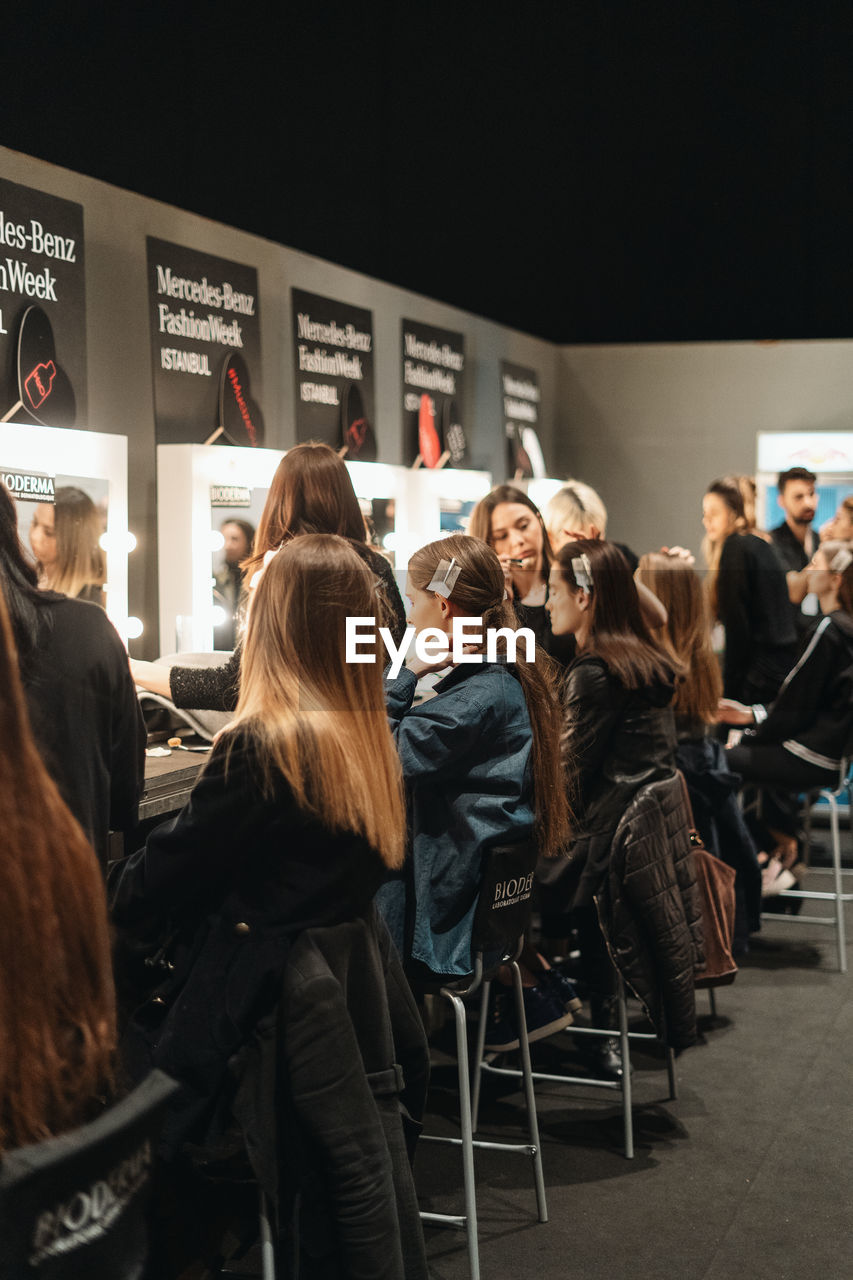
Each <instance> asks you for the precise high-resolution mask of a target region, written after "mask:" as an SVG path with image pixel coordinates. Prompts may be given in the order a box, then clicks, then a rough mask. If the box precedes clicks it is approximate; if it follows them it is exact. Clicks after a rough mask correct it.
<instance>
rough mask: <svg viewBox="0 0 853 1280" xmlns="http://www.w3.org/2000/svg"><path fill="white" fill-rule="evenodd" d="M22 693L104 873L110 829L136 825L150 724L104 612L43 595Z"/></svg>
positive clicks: (55, 776) (46, 754)
mask: <svg viewBox="0 0 853 1280" xmlns="http://www.w3.org/2000/svg"><path fill="white" fill-rule="evenodd" d="M38 607H39V614H40V616H41V629H40V634H39V639H38V644H37V646H36V648H35V650H34V651H33V652H32V653H31V654H30V655H29V657H28V658H27V660H26V664H25V669H24V673H23V683H24V693H25V695H26V699H27V705H28V708H29V713H30V722H31V725H32V729H33V734H34V736H35V740H36V745H37V747H38V748H39V751H40V753H41V756H42V758H43V760H44V763H45V765H46V767H47V770H48V773H49V774H50V775H51V777H52V778H53V780H54V782H55V783H56V785H57V786H58V788H59V792H60V795H61V796H62V798H63V800H64V801H65V803H66V804H67V805H68V808H69V809H70V810H71V812H72V813H73V814H74V816H75V818H76V819H77V821H78V822H79V823H80V826H81V827H82V828H83V830H84V832H85V833H86V835H87V836H88V838H89V840H90V841H91V842H92V844H93V845H94V848H95V852H96V853H97V855H98V857H99V859H100V861H101V864H102V866H106V861H107V852H108V843H109V841H108V837H109V832H110V829H111V828H112V830H114V831H128V830H130V829H132V828H133V827H135V826H136V822H137V817H138V812H139V797H140V794H141V791H142V780H143V772H144V766H145V724H144V722H143V719H142V714H141V712H140V710H139V702H138V699H137V696H136V689H135V688H134V685H133V681H132V679H131V677H130V669H129V667H128V664H127V654H126V653H125V650H124V645H123V644H122V642H121V640H120V639H119V637H118V634H117V632H116V630H115V628H114V626H113V624H112V623H111V622H110V620H109V618H108V617H107V615H106V614H105V613H104V611H103V609H101V608H99V607H98V605H95V604H87V603H85V602H84V601H82V600H72V599H69V597H68V596H62V595H57V594H55V593H54V592H52V591H51V592H45V593H44V599H43V600H40V601H39V606H38Z"/></svg>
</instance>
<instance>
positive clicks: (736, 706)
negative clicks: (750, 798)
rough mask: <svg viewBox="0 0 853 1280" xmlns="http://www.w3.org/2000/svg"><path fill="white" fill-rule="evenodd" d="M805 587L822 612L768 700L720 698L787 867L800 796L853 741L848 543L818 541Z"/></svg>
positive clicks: (734, 761)
mask: <svg viewBox="0 0 853 1280" xmlns="http://www.w3.org/2000/svg"><path fill="white" fill-rule="evenodd" d="M809 590H810V591H814V592H815V594H816V595H817V597H818V600H819V601H820V607H821V610H822V612H823V615H824V616H823V617H822V618H820V619H819V621H818V622H817V623H816V625H815V627H814V628H813V630H812V632H811V634H810V636H809V637H808V640H807V641H806V644H805V648H804V649H803V651H802V653H801V655H800V657H799V659H798V661H797V662H796V664H795V665H794V666H793V667H792V668H791V670H790V671H789V672H788V674H787V675H786V676H785V679H784V680H783V682H782V686H781V688H780V689H779V692H778V694H777V696H776V698H775V699H774V700H773V702H772V703H770V705H765V704H762V703H754V704H753V705H751V706H750V705H746V704H744V703H743V702H741V701H739V700H735V699H731V698H723V699H722V701H721V702H720V706H719V719H720V720H721V721H722V722H723V723H724V724H730V725H742V726H744V727H745V729H746V732H745V733H744V735H743V738H742V740H741V742H740V743H739V744H738V745H737V746H734V747H730V748H729V749H728V751H727V753H726V754H727V757H728V761H729V765H730V767H731V769H732V770H733V771H734V772H735V773H739V774H740V775H741V777H742V778H743V779H744V781H746V782H753V783H757V784H758V785H759V786H761V787H762V791H763V797H764V803H763V821H764V824H765V825H766V827H767V828H768V831H769V834H770V836H771V837H772V839H773V840H774V841H775V848H774V849H773V851H772V853H773V854H774V855H775V856H776V857H777V858H778V861H779V864H780V867H779V869H780V870H786V871H787V870H790V868H791V867H792V866H794V864H795V863H796V861H797V835H798V832H797V812H798V803H797V796H798V794H799V793H800V792H803V791H811V790H814V789H816V788H818V787H827V786H834V785H835V784H836V783H837V782H838V769H839V765H840V763H841V760H842V758H843V757H845V756H847V755H849V754H850V750H851V747H853V542H841V541H830V542H822V543H821V544H820V546H819V547H818V549H817V551H816V552H815V554H814V556H813V558H812V562H811V564H810V565H809ZM791 883H792V881H788V884H787V885H785V884H780V885H778V886H777V887H778V888H785V887H790V884H791Z"/></svg>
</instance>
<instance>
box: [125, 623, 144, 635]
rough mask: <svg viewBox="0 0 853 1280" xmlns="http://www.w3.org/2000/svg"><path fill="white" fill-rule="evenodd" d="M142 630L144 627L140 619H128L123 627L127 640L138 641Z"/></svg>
mask: <svg viewBox="0 0 853 1280" xmlns="http://www.w3.org/2000/svg"><path fill="white" fill-rule="evenodd" d="M144 630H145V627H144V626H143V624H142V619H141V618H128V620H127V626H126V627H125V631H126V632H127V638H128V640H138V639H139V637H140V636H141V635H142V633H143V631H144Z"/></svg>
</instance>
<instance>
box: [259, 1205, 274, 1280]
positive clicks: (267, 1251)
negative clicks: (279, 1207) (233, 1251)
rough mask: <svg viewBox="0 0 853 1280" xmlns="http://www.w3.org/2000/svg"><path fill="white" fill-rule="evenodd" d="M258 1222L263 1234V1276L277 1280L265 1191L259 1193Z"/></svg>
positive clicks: (265, 1279) (264, 1278)
mask: <svg viewBox="0 0 853 1280" xmlns="http://www.w3.org/2000/svg"><path fill="white" fill-rule="evenodd" d="M258 1202H259V1203H258V1221H259V1226H260V1234H261V1275H262V1277H263V1280H276V1274H275V1247H274V1245H273V1239H272V1229H271V1227H270V1210H269V1204H268V1202H267V1197H266V1195H265V1194H264V1192H263V1190H259V1191H258Z"/></svg>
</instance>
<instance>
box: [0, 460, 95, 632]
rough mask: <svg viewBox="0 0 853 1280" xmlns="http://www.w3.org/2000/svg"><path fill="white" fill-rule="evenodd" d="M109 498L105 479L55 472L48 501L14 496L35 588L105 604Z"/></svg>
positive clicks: (19, 532) (22, 539)
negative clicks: (32, 564) (34, 572)
mask: <svg viewBox="0 0 853 1280" xmlns="http://www.w3.org/2000/svg"><path fill="white" fill-rule="evenodd" d="M44 496H46V495H42V498H43V497H44ZM108 497H109V481H108V480H105V479H97V478H95V477H92V476H69V475H57V476H55V477H54V500H53V501H52V502H50V501H44V500H39V501H33V500H32V499H31V498H29V496H27V495H16V506H17V513H18V534H19V536H20V538H21V543H22V545H23V547H24V549H25V550H27V551H29V552H30V554H31V556H32V559H33V561H34V562H35V565H36V568H37V570H38V575H39V586H40V587H42V588H43V589H45V590H50V591H60V592H62V594H63V595H68V596H74V597H76V598H77V599H80V600H90V601H92V602H93V603H94V604H98V605H100V606H101V608H104V606H105V604H106V594H105V588H106V582H107V557H106V554H105V552H104V550H103V544H102V539H103V536H104V533H105V532H106V528H107V504H108Z"/></svg>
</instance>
